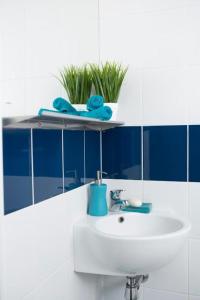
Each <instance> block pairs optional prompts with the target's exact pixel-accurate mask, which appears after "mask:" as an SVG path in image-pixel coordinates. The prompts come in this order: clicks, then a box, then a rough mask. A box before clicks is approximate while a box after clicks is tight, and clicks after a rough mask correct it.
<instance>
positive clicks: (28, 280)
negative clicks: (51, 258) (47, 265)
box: [2, 207, 37, 300]
mask: <svg viewBox="0 0 200 300" xmlns="http://www.w3.org/2000/svg"><path fill="white" fill-rule="evenodd" d="M33 220H34V218H33V209H32V207H28V208H26V209H24V210H22V211H20V212H15V213H14V214H10V215H7V216H5V217H4V219H3V245H2V247H3V266H2V281H3V300H4V299H6V300H11V299H16V300H21V298H22V297H23V296H24V295H26V293H28V292H29V291H30V290H31V289H33V288H34V287H35V285H36V284H37V276H36V275H37V274H36V272H35V263H36V260H35V258H36V257H35V254H36V251H37V249H36V248H35V245H34V221H33Z"/></svg>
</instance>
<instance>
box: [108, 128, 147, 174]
mask: <svg viewBox="0 0 200 300" xmlns="http://www.w3.org/2000/svg"><path fill="white" fill-rule="evenodd" d="M103 170H104V171H106V172H107V173H108V178H116V179H136V180H137V179H138V180H139V179H141V127H138V126H129V127H119V128H114V129H110V130H107V131H105V132H104V133H103Z"/></svg>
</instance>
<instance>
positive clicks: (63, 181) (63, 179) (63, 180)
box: [62, 129, 65, 194]
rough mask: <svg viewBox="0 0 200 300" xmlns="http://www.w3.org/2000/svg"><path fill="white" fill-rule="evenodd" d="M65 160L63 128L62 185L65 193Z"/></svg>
mask: <svg viewBox="0 0 200 300" xmlns="http://www.w3.org/2000/svg"><path fill="white" fill-rule="evenodd" d="M64 168H65V161H64V130H63V129H62V186H63V194H64V192H65V170H64Z"/></svg>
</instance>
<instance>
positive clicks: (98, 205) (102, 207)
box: [88, 171, 108, 217]
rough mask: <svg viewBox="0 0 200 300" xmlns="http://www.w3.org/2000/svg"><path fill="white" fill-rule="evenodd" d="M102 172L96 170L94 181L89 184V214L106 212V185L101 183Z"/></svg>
mask: <svg viewBox="0 0 200 300" xmlns="http://www.w3.org/2000/svg"><path fill="white" fill-rule="evenodd" d="M102 174H107V173H105V172H101V171H97V178H96V180H95V183H92V184H90V195H89V205H88V214H89V215H90V216H98V217H100V216H105V215H107V214H108V206H107V201H106V190H107V185H106V184H105V183H102Z"/></svg>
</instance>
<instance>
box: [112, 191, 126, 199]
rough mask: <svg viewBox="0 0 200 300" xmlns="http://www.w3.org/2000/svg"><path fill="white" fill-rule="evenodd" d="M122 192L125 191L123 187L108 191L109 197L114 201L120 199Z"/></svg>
mask: <svg viewBox="0 0 200 300" xmlns="http://www.w3.org/2000/svg"><path fill="white" fill-rule="evenodd" d="M122 192H125V190H124V189H117V190H111V191H110V196H111V199H112V200H114V201H117V200H121V193H122Z"/></svg>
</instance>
